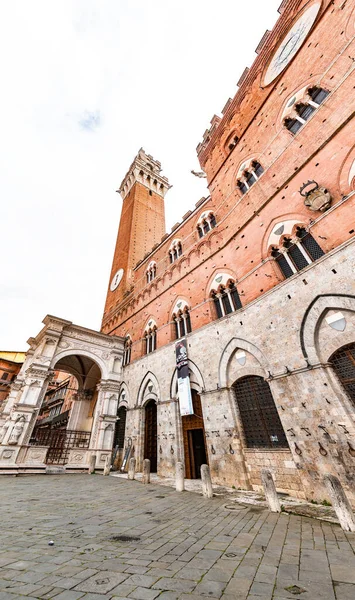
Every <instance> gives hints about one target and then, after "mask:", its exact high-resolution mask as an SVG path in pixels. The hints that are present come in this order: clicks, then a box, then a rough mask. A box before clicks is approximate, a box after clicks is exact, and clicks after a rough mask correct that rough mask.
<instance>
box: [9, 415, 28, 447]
mask: <svg viewBox="0 0 355 600" xmlns="http://www.w3.org/2000/svg"><path fill="white" fill-rule="evenodd" d="M24 426H25V417H19V418H18V419H17V421H16V423H15V425H14V426H13V428H12V431H11V433H10V437H9V441H8V444H9V446H16V444H17V443H18V441H19V439H20V437H21V434H22V432H23V428H24Z"/></svg>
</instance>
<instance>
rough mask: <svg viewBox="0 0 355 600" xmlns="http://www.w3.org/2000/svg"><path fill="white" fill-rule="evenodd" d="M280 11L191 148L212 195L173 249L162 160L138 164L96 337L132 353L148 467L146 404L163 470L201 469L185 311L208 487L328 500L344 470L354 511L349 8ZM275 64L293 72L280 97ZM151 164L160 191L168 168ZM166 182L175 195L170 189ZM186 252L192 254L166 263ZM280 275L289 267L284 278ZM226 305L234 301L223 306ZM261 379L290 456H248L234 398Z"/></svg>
mask: <svg viewBox="0 0 355 600" xmlns="http://www.w3.org/2000/svg"><path fill="white" fill-rule="evenodd" d="M280 12H281V16H280V18H279V21H278V22H277V24H276V26H275V28H274V30H273V31H272V32H270V33H269V34H268V35H267V36H265V38H264V40H263V43H262V44H259V47H258V51H259V54H258V56H257V58H256V60H255V62H254V64H253V65H252V66H251V68H250V69H249V70H248V72H247V73H245V75H244V77H243V78H242V80H241V81H240V87H239V90H238V92H237V94H236V96H235V97H234V98H233V99H232V100H231V101H230V102H229V103H227V105H226V107H225V108H224V109H223V116H222V117H221V118H220V117H217V116H215V117H213V119H212V121H211V128H210V129H209V130H208V131H206V132H205V134H204V137H203V141H202V142H201V143H200V144H199V146H198V148H197V152H198V157H199V160H200V164H201V168H202V169H203V170H204V171H205V173H206V175H207V182H208V187H209V191H210V196H209V197H208V198H203V199H201V200H200V201H199V202H197V204H196V206H195V207H194V208H193V209H192V210H191V211H189V212H188V213H187V214H186V215H185V216H184V218H183V220H182V221H181V223H179V224H177V225H176V226H174V228H173V231H172V232H171V233H170V234H168V235H167V234H165V235H162V233H163V232H164V200H163V197H164V194H163V193H155V191H152V190H150V187H149V186H150V185H151V183H150V182H149V184H147V181H146V179H145V178H146V176H147V173H149V171H148V169H149V165H152V160H153V159H152V157H149V156H147V155H146V154H145V153H142V151H140V153H139V154H138V155H137V157H136V159H135V161H134V162H133V163H132V165H131V167H130V170H129V171H128V173H127V175H126V178H125V179H124V181H123V185H122V186H121V193H122V188H123V194H122V195H123V196H124V205H123V211H122V216H121V222H120V229H119V235H118V240H117V246H116V251H115V255H114V261H113V267H112V273H111V279H112V277H114V275H115V273H116V271H117V269H119V268H123V269H124V271H125V274H124V277H123V280H122V282H121V284H119V286H118V287H117V289H116V290H115V291H114V292H109V293H108V296H107V302H106V307H105V312H104V316H103V321H102V331H103V332H104V333H108V334H112V335H119V336H129V339H130V341H131V343H132V346H131V352H130V360H129V361H128V362H130V364H127V366H125V368H124V371H123V383H122V393H123V397H122V398H121V405H125V406H126V407H127V408H128V413H127V426H126V438H128V437H131V438H132V440H133V444H134V446H135V452H136V455H137V458H138V464H139V465H140V466H141V461H142V459H143V458H144V452H145V451H144V436H145V435H146V433H145V430H144V419H145V409H144V406H145V404H146V403H147V402H149V401H150V400H152V399H153V400H154V401H155V402H156V403H157V424H158V434H157V435H158V439H157V446H158V472H159V473H161V474H162V475H164V474H166V475H171V474H172V473H173V471H174V465H175V462H176V460H177V459H180V460H184V459H185V462H186V463H188V462H189V461H190V462H191V456H190V455H189V456H188V457H187V456H185V455H186V452H187V451H189V450H186V448H187V441H186V436H185V438H184V434H183V430H184V427H183V419H184V417H182V418H181V417H180V416H179V408H178V403H177V392H176V375H175V374H174V370H175V354H174V340H175V337H176V329H175V324H174V315H175V317H176V316H177V314H178V308H179V306H184V307H187V308H188V310H189V316H190V321H191V329H192V331H191V333H188V334H187V336H186V337H187V342H188V354H189V360H190V363H189V365H190V377H191V386H192V388H193V389H194V390H195V391H196V392H197V393H198V394H199V396H200V398H201V404H202V413H203V418H202V419H201V429H203V435H204V440H205V449H206V452H207V457H206V458H207V460H208V462H209V464H210V466H211V471H212V476H213V478H214V480H215V481H216V482H220V483H225V484H229V485H235V486H236V487H245V488H249V489H250V488H255V489H258V488H259V487H260V469H261V467H262V466H269V467H271V468H272V469H273V470H274V473H275V477H276V482H277V485H278V488H279V489H280V490H283V491H285V492H291V493H293V494H297V495H299V496H301V497H302V496H306V497H308V498H316V499H322V498H324V497H326V491H325V488H324V486H323V483H322V478H323V476H324V474H325V473H326V472H333V473H335V474H337V475H339V476H340V477H341V479H342V481H343V483H344V485H345V487H346V488H347V489H348V491H349V494H350V495H352V499H353V500H355V498H354V495H353V483H354V466H353V465H354V455H355V440H354V403H353V402H352V400H351V399H350V398H349V396H348V395H347V393H346V392H345V390H344V388H343V387H342V385H341V383H340V382H339V379H338V378H337V376H336V374H335V371H334V369H333V367H332V366H331V364H330V362H329V360H330V359H331V357H332V355H333V354H334V352H335V351H337V350H338V349H339V348H341V347H344V346H346V345H349V344H352V343H354V342H355V335H354V329H353V327H354V314H355V313H354V309H355V306H354V302H355V300H354V296H355V289H354V279H353V273H354V239H355V238H354V229H355V224H354V204H355V149H354V142H353V141H352V140H354V119H353V115H354V109H355V95H354V93H353V90H354V81H355V80H354V57H355V42H354V38H353V36H354V26H355V10H354V8H353V5H352V3H350V2H344V1H340V0H336V1H335V2H330V1H326V0H324V1H323V2H320V1H311V2H306V1H305V0H290V1H289V2H284V3H282V11H280ZM310 15H311V17H312V19H313V21H311V22H310V21H309V19H310ZM307 19H308V21H307ZM307 23H309V25H307ZM307 27H308V29H307ZM290 31H291V32H294V33H292V36H291V34H290V33H289V32H290ZM303 31H306V35H305V38H304V39H303V38H302V35H303V33H302V32H303ZM298 36H301V38H300V41H298ZM285 40H286V41H287V43H286V41H285ZM297 44H298V46H299V47H298V46H297ZM289 45H291V46H289ZM296 46H297V47H298V51H297V52H296V49H297V48H296ZM289 47H291V50H290V60H289V62H288V63H287V64H286V62H285V63H284V64H283V62H282V61H283V60H284V56H285V52H286V50H287V48H288V49H289ZM285 48H286V50H285ZM294 48H295V50H294ZM287 51H288V50H287ZM292 52H294V55H292ZM275 55H277V56H278V57H279V58H278V61H275V60H274V57H275ZM273 64H276V67H275V69H277V68H279V67H278V66H277V65H279V64H281V67H280V68H281V72H280V73H279V74H278V75H277V76H275V78H274V79H273V80H272V81H270V82H269V79H270V75H269V73H270V69H271V67H272V66H273ZM266 81H267V82H268V84H267V85H266V83H265V82H266ZM317 90H320V92H321V94H320V95H318V96H317V93H318V92H317ZM314 98H318V101H317V102H316V101H314ZM319 98H321V100H319ZM312 103H313V104H312ZM301 115H303V117H301ZM299 117H300V118H301V120H299ZM290 122H294V123H295V127H298V130H297V131H296V132H295V131H292V130H290V129H288V127H289V126H290ZM142 163H143V167H142V166H141V165H142ZM154 164H157V165H158V168H157V173H158V175H159V177H161V176H160V163H156V162H154ZM154 164H153V167H154ZM138 166H139V168H138ZM139 169H141V170H142V173H143V175H139V173H140V171H139ZM253 172H255V173H256V172H258V175H257V176H256V175H255V176H253ZM140 177H141V178H142V177H143V179H140ZM129 179H131V180H130V182H129ZM127 181H128V182H129V184H128V186H127V187H126V191H125V189H124V187H125V186H126V185H127ZM248 181H249V183H248V186H247V188H246V189H245V187H244V189H242V187H243V185H244V184H245V182H248ZM309 181H311V182H314V183H312V184H309V185H308V188H307V187H306V188H303V189H302V187H303V186H304V184H306V183H307V182H309ZM159 182H160V179H159V178H157V184H156V185H158V184H160V183H159ZM162 185H163V188H164V193H165V191H167V189H168V187H169V184H168V182H167V180H166V179H164V181H163V182H162ZM130 186H131V187H130ZM312 186H313V188H315V187H316V186H317V188H318V192H319V194H320V195H319V196H318V198H321V199H323V200H324V202H325V203H326V202H327V198H328V200H329V202H328V204H324V206H318V210H317V206H316V205H315V204H312V203H313V202H314V201H316V196H315V195H314V193H313V195H312V193H311V194H309V195H308V196H306V192H307V191H310V189H311V188H312ZM128 188H129V189H128ZM149 190H150V191H152V194H149ZM300 191H301V192H302V194H303V195H302V194H301V193H300ZM318 192H317V193H318ZM319 208H320V210H319ZM134 215H136V220H135V217H134ZM158 222H160V224H159V223H158ZM206 222H207V223H209V224H210V225H206V227H205V231H203V227H204V225H203V224H204V223H206ZM147 224H148V225H147ZM201 227H202V230H201ZM149 230H150V231H149ZM200 232H201V233H200ZM201 234H202V235H201ZM302 236H307V238H306V237H304V238H303V237H302ZM306 239H307V240H308V241H307V243H306V241H305V240H306ZM302 240H304V241H303V242H302ZM177 243H180V244H181V256H179V255H176V256H175V257H173V258H174V260H172V258H171V252H172V248H173V247H174V244H175V245H176V244H177ZM305 248H306V250H305ZM307 248H308V250H307ZM307 257H308V258H307ZM281 261H283V263H282V262H281ZM285 263H287V264H286V265H285ZM152 264H154V265H155V267H154V268H155V272H154V277H153V278H152V280H150V281H149V278H148V277H147V270H148V269H149V266H150V265H152ZM282 264H284V267H283V268H281V265H282ZM287 265H288V266H287ZM290 265H291V266H290ZM285 269H291V273H288V275H290V276H288V277H287V278H285ZM297 271H298V272H297ZM286 274H287V273H286ZM231 284H234V285H235V286H236V289H237V292H238V294H239V299H240V302H241V305H242V307H241V308H239V305H234V308H236V310H234V311H229V309H228V302H229V303H230V302H232V300H231V296H230V294H231V293H232V292H231V291H229V290H232V288H229V287H228V286H229V285H231ZM221 286H223V287H221ZM233 289H234V288H233ZM226 290H228V291H229V300H228V299H227V300H226V299H224V300H223V299H222V298H225V296H226ZM213 293H216V294H217V296H216V297H215V299H213V297H212V296H213ZM218 298H221V300H220V302H222V304H223V302H224V304H223V306H224V308H222V309H218V306H220V304H218V302H219V301H218ZM233 302H234V301H233ZM233 302H232V304H233ZM226 307H227V308H226ZM218 310H222V311H224V312H226V313H229V312H230V314H226V315H225V316H223V314H222V316H221V314H219V313H218ZM339 314H340V316H339ZM337 319H338V320H337ZM339 319H340V321H341V323H342V324H340V325H339V324H338V325H335V326H334V322H336V323H338V321H339ZM340 321H339V322H340ZM149 323H154V324H155V326H156V338H155V339H156V347H157V349H156V350H155V351H153V352H151V353H149V354H148V355H145V352H146V345H145V342H144V339H145V333H146V332H147V328H148V327H149ZM344 324H345V325H344ZM342 325H344V328H343V329H342ZM240 353H242V354H240ZM239 356H242V359H241V360H240V362H239V360H238V357H239ZM354 356H355V355H354ZM251 376H253V377H259V378H262V380H263V381H265V382H266V383H267V385H268V386H269V389H270V390H271V393H272V397H273V400H274V402H275V406H276V409H277V413H278V415H279V418H280V421H281V425H282V428H283V431H284V433H285V435H286V439H287V444H286V446H288V447H279V448H272V447H270V448H262V447H257V448H256V447H252V446H251V445H250V443H249V445H248V441H247V439H246V436H245V431H244V429H245V427H244V425H245V422H243V418H242V417H241V413H240V406H239V407H238V403H237V402H236V396H235V384H236V382H238V381H239V380H241V379H243V378H245V377H251ZM174 377H175V379H174ZM243 423H244V425H243ZM185 429H186V428H185ZM346 432H347V433H346ZM184 446H185V451H184ZM351 490H352V491H351Z"/></svg>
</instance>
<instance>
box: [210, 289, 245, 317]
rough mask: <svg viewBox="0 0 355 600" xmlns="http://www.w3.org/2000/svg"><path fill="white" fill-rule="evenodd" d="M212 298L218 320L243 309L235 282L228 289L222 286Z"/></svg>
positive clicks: (214, 292)
mask: <svg viewBox="0 0 355 600" xmlns="http://www.w3.org/2000/svg"><path fill="white" fill-rule="evenodd" d="M212 298H213V301H214V305H215V308H216V313H217V318H218V319H220V318H221V317H225V316H226V315H229V314H230V313H232V312H235V311H236V310H238V309H239V308H242V303H241V301H240V297H239V294H238V290H237V288H236V286H235V283H234V282H231V283H230V284H229V285H227V286H226V287H224V286H220V287H219V290H218V291H215V290H213V291H212Z"/></svg>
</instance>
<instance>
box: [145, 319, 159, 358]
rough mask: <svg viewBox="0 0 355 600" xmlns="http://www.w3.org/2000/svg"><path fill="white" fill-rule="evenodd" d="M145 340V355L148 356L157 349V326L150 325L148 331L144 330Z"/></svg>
mask: <svg viewBox="0 0 355 600" xmlns="http://www.w3.org/2000/svg"><path fill="white" fill-rule="evenodd" d="M144 340H145V353H146V354H150V353H151V352H154V350H156V348H157V326H156V325H152V326H151V327H149V328H148V329H146V330H145V333H144Z"/></svg>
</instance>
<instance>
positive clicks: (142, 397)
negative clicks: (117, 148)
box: [137, 371, 160, 406]
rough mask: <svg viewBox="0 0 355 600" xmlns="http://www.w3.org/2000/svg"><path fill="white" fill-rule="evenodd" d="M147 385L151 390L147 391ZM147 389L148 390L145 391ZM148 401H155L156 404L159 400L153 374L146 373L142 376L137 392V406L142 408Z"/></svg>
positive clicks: (158, 392) (158, 390)
mask: <svg viewBox="0 0 355 600" xmlns="http://www.w3.org/2000/svg"><path fill="white" fill-rule="evenodd" d="M149 384H151V385H152V389H151V390H150V389H149V387H148V386H149ZM147 388H148V390H147ZM149 400H155V402H156V403H158V402H159V400H160V387H159V383H158V380H157V378H156V376H155V375H154V373H152V372H151V371H148V373H146V375H145V376H144V378H143V380H142V382H141V384H140V386H139V391H138V397H137V406H144V405H145V404H146V403H147V402H148V401H149Z"/></svg>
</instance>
